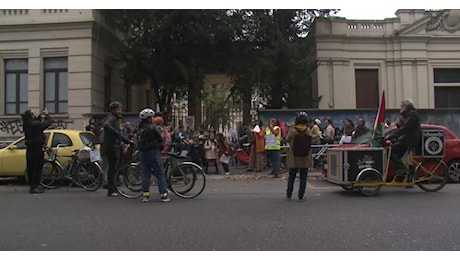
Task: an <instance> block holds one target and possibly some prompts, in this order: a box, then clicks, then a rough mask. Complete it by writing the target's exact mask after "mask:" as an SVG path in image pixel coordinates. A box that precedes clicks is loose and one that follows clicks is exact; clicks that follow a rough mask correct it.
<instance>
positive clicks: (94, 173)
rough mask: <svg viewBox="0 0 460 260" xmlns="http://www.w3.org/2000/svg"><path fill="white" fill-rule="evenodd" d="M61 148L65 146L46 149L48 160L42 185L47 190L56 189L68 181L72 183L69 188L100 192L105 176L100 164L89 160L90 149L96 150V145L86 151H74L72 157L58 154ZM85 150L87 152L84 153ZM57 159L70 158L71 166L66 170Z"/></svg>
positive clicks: (46, 160) (44, 168)
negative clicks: (73, 186) (74, 187)
mask: <svg viewBox="0 0 460 260" xmlns="http://www.w3.org/2000/svg"><path fill="white" fill-rule="evenodd" d="M60 147H63V146H61V145H58V146H57V147H56V148H51V147H45V148H44V151H45V153H46V155H47V156H46V157H47V158H46V159H45V163H44V165H43V172H42V178H41V181H40V183H41V185H42V186H43V187H45V188H47V189H56V188H58V187H60V186H62V185H63V184H64V183H65V181H66V180H67V181H69V182H70V184H69V187H70V186H72V185H77V186H79V187H81V188H83V189H84V190H87V191H96V190H98V189H99V188H100V187H101V186H102V180H103V175H102V168H101V166H100V165H99V163H98V162H97V161H91V160H90V158H89V149H91V150H94V149H95V148H94V145H92V144H90V145H88V147H86V149H85V148H82V149H79V150H74V151H72V154H71V155H70V156H68V155H60V154H58V153H57V150H58V149H59V148H60ZM90 147H92V148H90ZM83 150H85V152H82V151H83ZM83 153H85V155H84V156H83ZM86 153H87V154H86ZM57 157H64V158H69V159H70V164H69V165H68V166H67V167H65V168H64V167H63V166H62V164H61V163H60V162H59V161H58V160H57Z"/></svg>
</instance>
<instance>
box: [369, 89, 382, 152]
mask: <svg viewBox="0 0 460 260" xmlns="http://www.w3.org/2000/svg"><path fill="white" fill-rule="evenodd" d="M384 125H385V91H382V100H380V105H379V110H378V111H377V117H376V118H375V121H374V131H373V133H372V140H371V142H372V146H373V147H378V146H382V143H381V142H380V141H381V140H382V137H383V127H384Z"/></svg>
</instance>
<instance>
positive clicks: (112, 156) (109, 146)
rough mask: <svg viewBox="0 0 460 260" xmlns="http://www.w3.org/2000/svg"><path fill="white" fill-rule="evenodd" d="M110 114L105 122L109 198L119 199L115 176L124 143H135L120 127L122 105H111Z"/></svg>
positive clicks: (104, 147) (104, 144)
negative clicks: (124, 134)
mask: <svg viewBox="0 0 460 260" xmlns="http://www.w3.org/2000/svg"><path fill="white" fill-rule="evenodd" d="M109 109H110V114H109V115H108V116H107V117H106V118H105V120H104V125H103V126H104V142H103V149H104V151H103V153H104V154H107V157H108V161H109V169H108V171H107V196H109V197H117V196H118V193H117V192H116V188H115V180H114V178H115V174H116V172H117V168H118V164H119V161H120V155H121V144H122V141H123V142H124V143H126V144H131V145H133V144H134V142H133V141H131V140H129V139H128V138H126V137H125V136H123V134H122V132H121V127H120V123H119V122H120V121H119V120H120V119H121V118H122V117H121V111H122V105H121V103H120V102H118V101H113V102H112V103H110V104H109Z"/></svg>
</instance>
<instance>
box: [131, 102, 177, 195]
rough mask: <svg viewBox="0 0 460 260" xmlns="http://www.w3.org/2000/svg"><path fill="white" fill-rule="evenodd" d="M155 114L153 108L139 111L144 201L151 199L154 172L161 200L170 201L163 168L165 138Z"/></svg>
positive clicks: (139, 145) (138, 141) (138, 142)
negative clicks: (162, 157)
mask: <svg viewBox="0 0 460 260" xmlns="http://www.w3.org/2000/svg"><path fill="white" fill-rule="evenodd" d="M154 116H155V112H154V111H153V110H152V109H151V108H145V109H143V110H142V111H141V112H139V118H140V119H141V122H140V124H139V132H138V135H137V145H138V149H139V151H140V152H141V154H140V161H141V169H142V195H143V198H142V201H143V202H148V201H149V199H150V179H151V177H152V173H153V174H154V175H155V177H156V178H157V184H158V191H159V192H160V199H161V201H162V202H168V201H170V199H169V196H168V185H167V183H166V175H165V172H164V169H163V161H162V159H161V151H162V150H163V146H164V140H163V137H162V136H161V133H160V131H161V130H160V128H159V127H158V126H157V125H156V124H155V122H154Z"/></svg>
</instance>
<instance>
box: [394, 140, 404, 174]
mask: <svg viewBox="0 0 460 260" xmlns="http://www.w3.org/2000/svg"><path fill="white" fill-rule="evenodd" d="M407 149H408V147H407V145H405V144H402V143H400V142H396V143H394V144H393V145H392V147H391V157H390V159H391V162H392V163H393V167H394V169H395V172H396V173H398V172H404V171H406V172H407V171H408V169H407V167H406V165H405V164H404V162H403V161H402V157H403V156H404V154H405V153H406V152H407Z"/></svg>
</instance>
